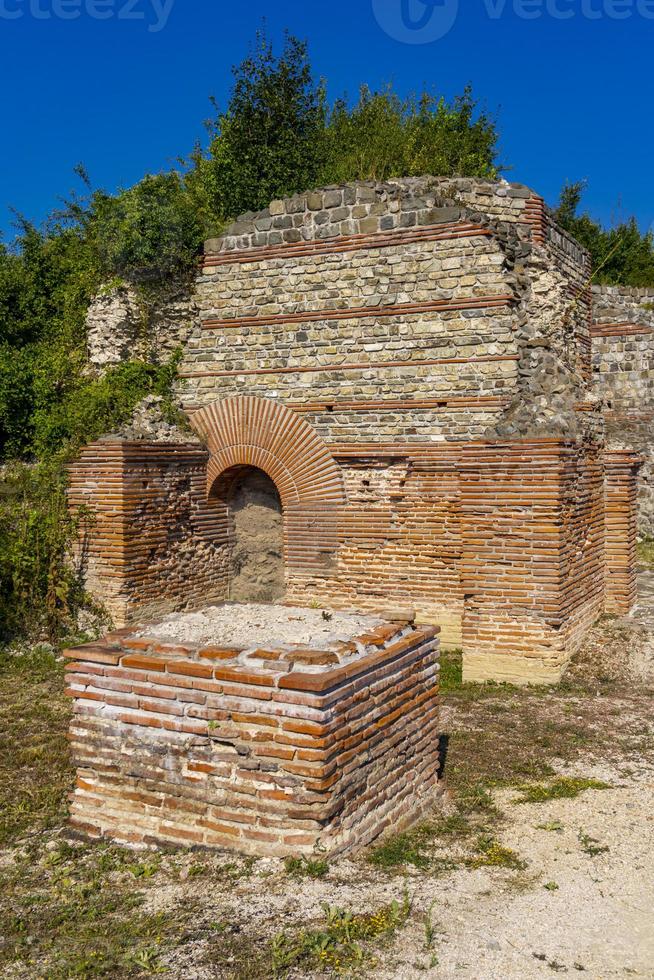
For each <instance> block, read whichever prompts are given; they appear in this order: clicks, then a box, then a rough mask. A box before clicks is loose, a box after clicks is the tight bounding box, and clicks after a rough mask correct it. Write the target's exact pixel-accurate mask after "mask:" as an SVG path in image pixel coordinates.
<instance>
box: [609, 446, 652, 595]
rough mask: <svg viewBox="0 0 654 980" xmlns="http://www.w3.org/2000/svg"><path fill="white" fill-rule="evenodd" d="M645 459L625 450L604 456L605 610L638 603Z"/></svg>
mask: <svg viewBox="0 0 654 980" xmlns="http://www.w3.org/2000/svg"><path fill="white" fill-rule="evenodd" d="M642 462H643V460H642V457H641V456H638V455H637V454H636V453H633V452H631V451H626V450H612V451H607V452H605V453H604V474H605V476H604V515H605V516H604V526H605V560H606V575H605V596H604V609H605V611H606V612H610V613H618V614H621V613H628V612H629V610H630V609H631V607H632V606H633V604H634V602H635V601H636V536H637V533H638V473H639V471H640V467H641V466H642Z"/></svg>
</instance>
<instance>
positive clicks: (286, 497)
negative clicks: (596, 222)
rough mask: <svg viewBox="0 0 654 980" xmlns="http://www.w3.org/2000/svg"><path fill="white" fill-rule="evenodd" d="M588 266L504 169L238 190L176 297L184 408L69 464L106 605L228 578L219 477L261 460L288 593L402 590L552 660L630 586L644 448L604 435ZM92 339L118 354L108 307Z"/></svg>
mask: <svg viewBox="0 0 654 980" xmlns="http://www.w3.org/2000/svg"><path fill="white" fill-rule="evenodd" d="M589 274H590V269H589V260H588V256H587V254H586V253H585V252H584V251H583V250H582V249H581V248H580V247H579V245H578V244H577V243H576V242H575V241H574V240H573V239H572V238H570V237H569V236H568V235H567V234H566V233H565V232H563V231H562V230H561V229H560V228H558V227H557V226H556V224H555V223H554V222H553V220H552V218H551V215H550V214H549V212H548V210H547V208H546V207H545V205H544V202H543V200H542V198H540V197H539V196H538V195H537V194H535V193H534V192H532V191H531V190H529V189H528V188H526V187H524V186H522V185H511V184H507V183H506V182H503V181H501V182H496V183H490V182H480V181H473V180H462V179H456V180H454V179H434V178H420V179H407V180H398V181H391V182H389V183H386V184H374V183H363V184H356V185H349V186H345V187H334V188H327V189H325V190H320V191H312V192H309V193H306V194H301V195H297V196H295V197H293V198H291V199H289V200H286V201H275V202H273V203H272V204H271V205H270V207H269V208H268V209H267V210H266V211H264V212H261V213H260V214H256V215H254V214H250V215H245V216H243V217H242V218H241V219H239V221H238V222H237V223H236V224H235V225H233V226H232V227H231V228H230V229H228V230H227V232H226V234H225V235H224V236H223V237H222V238H220V239H217V240H213V241H210V242H208V243H207V245H206V249H205V255H204V259H203V263H202V268H201V271H200V275H199V276H198V279H197V283H196V287H195V291H194V294H193V297H192V300H191V302H190V305H189V308H188V320H185V319H184V317H179V316H177V317H176V318H173V319H174V322H175V323H176V324H177V325H178V326H176V327H175V328H174V331H173V332H174V333H175V331H178V332H177V333H175V337H177V336H179V338H180V339H181V340H183V343H184V357H183V361H182V363H181V365H180V372H179V373H180V379H179V385H178V388H177V395H178V398H179V403H180V405H181V407H182V408H183V410H184V412H185V413H186V415H187V417H188V419H189V422H190V426H191V428H192V430H193V433H194V434H193V435H192V436H191V435H188V434H184V433H182V432H180V433H178V434H177V435H176V437H175V438H176V440H177V441H175V438H173V437H171V436H170V433H169V434H168V437H167V439H166V441H157V439H156V438H155V437H154V436H151V437H148V436H146V437H144V438H139V437H138V433H137V434H136V435H134V434H133V433H130V434H127V435H122V436H120V435H119V436H116V437H110V438H108V439H105V440H100V441H99V442H98V443H95V444H94V445H92V446H90V447H88V448H87V449H86V450H85V452H84V453H83V454H82V457H81V459H80V461H79V463H78V464H77V465H76V466H75V467H74V468H73V471H72V474H71V502H72V503H73V505H77V504H82V503H84V504H87V505H89V506H90V507H91V508H92V509H93V510H94V511H95V513H96V523H95V525H94V527H93V528H92V532H91V537H90V538H89V540H88V541H87V542H85V547H84V560H85V562H86V564H87V569H88V573H89V581H90V583H91V585H92V586H93V587H94V589H95V590H96V591H97V592H98V593H99V595H100V597H101V598H103V599H104V601H105V602H106V604H107V606H108V608H109V610H110V611H111V613H112V614H113V615H114V618H115V620H116V622H117V623H118V624H122V623H125V622H134V621H141V622H144V621H148V620H151V619H153V618H156V617H158V616H160V615H162V614H163V613H165V612H168V611H170V610H172V609H182V608H194V607H199V606H200V605H206V604H207V603H209V602H214V601H220V600H222V599H224V598H226V597H228V596H229V594H230V587H231V586H232V585H233V583H234V581H235V579H236V578H237V576H238V569H237V568H235V566H234V554H235V553H238V552H239V549H241V551H242V548H243V545H242V542H240V540H239V532H238V525H239V520H238V519H237V516H238V515H237V511H238V508H235V507H234V505H233V502H232V498H231V497H230V493H231V488H233V486H234V481H235V480H237V481H238V480H241V479H243V478H247V473H248V470H249V472H250V474H252V470H253V469H254V470H257V471H260V472H261V473H263V474H265V477H267V479H268V481H272V483H273V484H274V486H275V488H276V491H277V493H278V495H279V502H280V504H281V514H282V525H283V551H284V559H283V560H284V566H283V567H284V573H285V593H284V597H285V601H287V602H296V603H298V604H305V605H306V604H308V603H311V602H314V603H320V604H325V605H328V606H332V607H337V608H357V609H362V610H369V611H381V612H382V614H383V613H384V611H385V610H386V611H387V610H388V609H389V608H390V607H397V606H398V604H399V605H401V606H403V607H408V608H410V609H412V610H415V613H416V615H417V619H418V622H421V623H427V624H434V625H438V626H440V627H441V629H442V641H443V643H444V645H446V646H449V647H457V646H461V647H462V648H463V652H464V672H465V676H466V678H468V679H477V680H483V679H486V678H495V679H498V680H507V681H513V682H517V683H524V682H532V683H539V682H552V681H556V680H557V679H558V678H559V677H560V676H561V673H562V671H563V670H564V669H565V666H566V664H567V662H568V660H569V658H570V656H571V654H572V653H573V652H574V650H575V649H576V647H577V646H578V644H579V643H580V641H581V639H582V637H583V634H584V631H585V630H586V629H587V627H588V626H589V625H590V624H591V623H592V622H593V620H594V619H595V618H596V617H597V616H598V615H599V613H600V612H601V611H602V610H603V609H609V610H612V611H626V610H627V609H628V608H629V606H630V604H631V602H632V601H633V597H634V589H635V579H634V563H635V554H634V549H635V535H636V509H635V505H636V487H637V473H638V465H639V459H638V457H637V455H635V453H634V452H632V451H631V446H627V445H620V446H618V445H611V446H610V447H609V448H610V451H605V443H604V420H603V415H602V411H601V406H600V400H599V399H598V397H597V388H596V381H595V385H594V381H593V364H592V356H593V352H594V357H595V371H596V375H595V378H597V371H598V370H599V371H600V372H601V371H603V370H604V368H603V367H602V366H601V365H602V364H604V361H603V360H602V356H603V355H601V351H600V349H599V347H598V346H597V343H598V339H599V334H598V330H599V327H598V326H597V324H596V325H595V326H593V328H592V331H591V321H592V313H591V291H590V288H589ZM177 312H178V313H179V310H178V311H177ZM179 324H181V326H179ZM96 326H97V321H96ZM179 331H181V333H179ZM591 333H592V336H591ZM638 336H641V335H640V334H639V335H638ZM643 336H644V335H643ZM172 339H174V338H172ZM172 339H171V337H168V338H167V339H166V345H168V347H169V346H170V344H171V343H172ZM604 339H606V338H604V337H603V339H602V342H603V341H604ZM630 342H631V341H630ZM121 343H122V341H121ZM591 343H592V344H593V349H592V350H591ZM94 345H95V348H96V349H97V350H103V351H104V353H103V354H102V357H103V358H104V359H105V363H109V360H107V358H109V359H110V356H111V351H109V352H107V350H106V348H107V342H106V337H105V339H104V340H103V339H102V328H101V326H97V329H96V331H95V334H94ZM166 345H164V346H166ZM98 356H100V355H98ZM598 356H599V357H600V362H599V367H598V361H597V358H598ZM250 478H251V477H250ZM242 523H243V522H242V521H241V524H242ZM246 551H247V549H246ZM273 552H274V549H273ZM273 552H271V553H273ZM255 577H256V576H255ZM239 594H241V593H239Z"/></svg>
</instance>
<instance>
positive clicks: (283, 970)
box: [272, 893, 410, 976]
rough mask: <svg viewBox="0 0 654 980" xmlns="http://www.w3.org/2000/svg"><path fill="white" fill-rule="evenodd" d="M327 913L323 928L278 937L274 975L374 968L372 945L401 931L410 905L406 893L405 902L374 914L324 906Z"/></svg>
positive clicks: (284, 933) (381, 909)
mask: <svg viewBox="0 0 654 980" xmlns="http://www.w3.org/2000/svg"><path fill="white" fill-rule="evenodd" d="M324 912H325V923H324V926H323V928H321V929H303V930H301V931H300V932H298V933H288V932H283V933H280V934H279V935H278V936H276V937H275V939H274V940H273V943H272V961H273V975H274V976H285V975H286V974H287V972H288V971H289V970H291V969H302V970H304V971H311V972H313V971H315V970H325V969H329V970H332V971H334V972H336V973H344V972H346V971H351V970H353V969H355V968H361V967H364V966H367V967H371V966H374V963H375V957H374V953H373V952H372V950H371V948H370V944H371V943H372V942H374V941H379V940H380V939H381V938H388V937H390V936H391V935H392V934H393V933H394V932H396V931H397V930H398V929H400V928H402V926H403V925H404V924H405V922H406V920H407V918H408V915H409V912H410V903H409V898H408V895H407V894H406V893H405V895H404V898H403V900H402V902H398V901H393V902H391V904H390V905H385V906H383V907H382V908H380V909H377V910H376V911H374V912H365V913H358V914H357V913H353V912H350V911H347V910H345V909H340V908H331V907H330V906H328V905H326V906H324ZM311 972H310V973H309V975H311Z"/></svg>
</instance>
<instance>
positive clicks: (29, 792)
mask: <svg viewBox="0 0 654 980" xmlns="http://www.w3.org/2000/svg"><path fill="white" fill-rule="evenodd" d="M69 718H70V704H69V701H68V698H66V697H65V695H64V680H63V665H62V664H61V663H59V662H58V661H57V660H56V658H55V655H54V653H53V652H52V650H51V649H49V648H46V647H36V648H34V649H31V650H29V651H27V652H25V653H19V652H18V651H15V650H8V649H3V650H0V846H1V845H3V844H8V843H11V842H12V841H15V840H18V839H20V838H21V837H22V836H23V835H25V834H35V833H38V832H41V831H44V830H48V829H50V828H52V827H56V826H58V825H60V824H61V823H62V821H63V819H64V816H65V813H66V794H67V792H68V790H69V789H70V787H71V785H72V779H73V773H72V769H71V765H70V757H69V751H68V741H67V738H66V734H67V731H68V721H69Z"/></svg>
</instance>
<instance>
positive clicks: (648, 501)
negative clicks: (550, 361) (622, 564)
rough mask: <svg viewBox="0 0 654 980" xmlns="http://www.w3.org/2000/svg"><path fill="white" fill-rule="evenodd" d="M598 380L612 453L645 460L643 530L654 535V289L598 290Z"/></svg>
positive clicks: (640, 505) (595, 331) (640, 508)
mask: <svg viewBox="0 0 654 980" xmlns="http://www.w3.org/2000/svg"><path fill="white" fill-rule="evenodd" d="M592 333H593V381H594V386H595V391H596V394H597V395H598V397H600V398H602V399H603V400H604V402H605V416H606V438H607V444H608V446H609V447H611V448H620V449H623V448H631V449H634V450H636V451H637V452H638V453H640V454H641V455H642V456H643V457H644V461H645V462H644V465H643V468H642V470H641V473H640V479H639V492H638V511H639V530H640V532H641V534H647V535H650V536H652V535H654V432H653V430H652V427H653V423H654V289H635V288H629V287H625V288H623V287H617V286H594V287H593V328H592Z"/></svg>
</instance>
